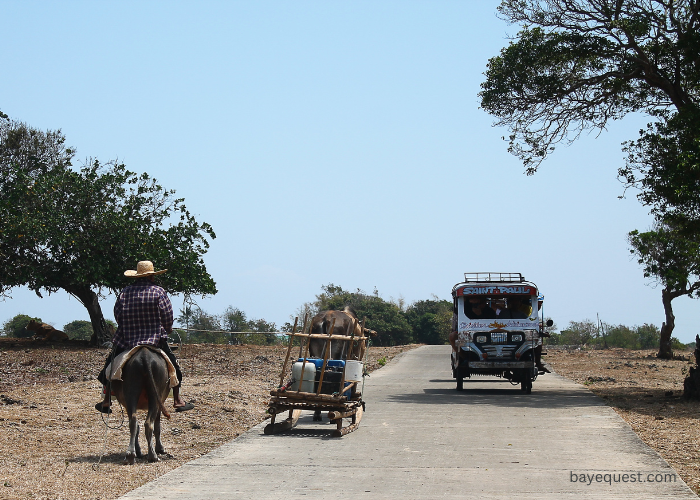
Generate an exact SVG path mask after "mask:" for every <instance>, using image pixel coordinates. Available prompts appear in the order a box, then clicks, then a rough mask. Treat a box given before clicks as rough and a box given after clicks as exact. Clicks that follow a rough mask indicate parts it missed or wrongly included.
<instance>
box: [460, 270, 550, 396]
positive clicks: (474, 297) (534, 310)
mask: <svg viewBox="0 0 700 500" xmlns="http://www.w3.org/2000/svg"><path fill="white" fill-rule="evenodd" d="M452 298H453V303H454V309H453V319H452V334H451V343H452V345H453V350H452V375H453V377H454V378H455V379H456V381H457V390H458V391H461V390H463V384H464V378H470V377H472V376H474V375H486V376H496V377H502V378H505V379H507V380H509V381H510V382H511V383H513V384H515V385H517V384H520V389H521V390H522V391H523V392H525V393H527V394H529V393H530V392H531V391H532V382H533V381H534V380H535V379H536V378H537V376H538V375H540V374H542V373H544V372H545V371H546V368H544V366H543V365H542V363H541V360H540V355H541V352H542V336H543V335H544V331H543V325H542V320H541V318H540V315H539V310H540V308H541V306H542V300H543V298H542V296H541V295H540V294H539V291H538V289H537V286H536V285H535V284H534V283H532V282H531V281H527V280H525V278H523V276H522V275H521V274H520V273H490V272H479V273H465V274H464V281H463V282H460V283H457V284H456V285H455V286H454V287H453V288H452ZM549 325H551V320H549V322H548V326H549Z"/></svg>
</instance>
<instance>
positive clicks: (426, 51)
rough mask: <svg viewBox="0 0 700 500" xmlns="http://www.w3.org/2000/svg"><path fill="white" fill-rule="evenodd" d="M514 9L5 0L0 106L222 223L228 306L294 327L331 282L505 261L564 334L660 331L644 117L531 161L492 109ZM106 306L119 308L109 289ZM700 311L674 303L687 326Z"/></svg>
mask: <svg viewBox="0 0 700 500" xmlns="http://www.w3.org/2000/svg"><path fill="white" fill-rule="evenodd" d="M498 3H499V2H497V1H483V0H481V1H478V2H477V1H475V0H472V1H441V2H425V1H421V2H417V1H406V0H402V1H380V2H369V1H358V2H281V1H280V2H272V1H261V2H233V1H230V2H229V1H226V2H224V1H221V2H214V1H204V2H197V3H196V4H195V3H185V2H119V3H116V2H112V3H107V2H87V1H85V2H79V1H67V2H60V3H58V2H12V1H6V0H0V8H1V11H2V13H3V14H2V17H3V20H4V21H5V22H4V23H3V35H4V38H5V40H6V43H4V44H2V46H0V61H2V73H3V77H2V78H1V79H0V110H2V111H3V112H5V113H6V114H8V115H9V116H10V117H12V118H14V119H17V120H22V121H25V122H27V123H28V124H30V125H32V126H34V127H37V128H40V129H61V130H62V131H63V132H64V134H65V135H66V137H67V142H68V144H70V145H72V146H74V147H75V148H76V149H77V151H78V155H77V158H79V159H85V158H87V157H96V158H98V159H100V160H102V161H108V160H111V159H115V158H118V159H119V160H120V161H123V162H125V163H126V165H127V166H128V167H129V169H130V170H132V171H136V172H144V171H145V172H148V173H149V174H151V175H152V176H154V177H156V178H157V179H158V180H159V181H160V182H161V183H162V185H163V186H165V187H166V188H169V189H175V190H176V191H177V194H178V195H179V196H182V197H184V198H185V200H186V205H187V207H188V208H189V209H190V211H191V212H193V213H194V214H197V216H198V220H199V221H206V222H209V223H210V224H211V225H212V226H213V227H214V230H215V232H216V234H217V238H216V239H215V240H214V241H212V244H211V249H210V251H209V252H208V253H207V254H206V256H205V262H206V264H207V268H208V270H209V272H210V274H211V275H212V276H213V278H214V280H215V281H216V283H217V286H218V289H219V293H218V294H217V295H215V296H213V297H207V298H204V299H198V303H199V305H200V306H201V307H202V308H203V309H204V310H205V311H207V312H209V313H212V314H221V313H223V311H224V310H225V309H226V308H227V307H228V306H234V307H237V308H239V309H242V310H243V311H245V312H246V313H247V315H248V316H249V317H250V318H265V319H266V320H268V321H273V322H275V323H277V325H281V324H282V323H284V322H285V321H289V319H290V316H292V315H293V314H294V313H295V312H296V310H297V308H298V307H299V306H300V305H302V304H303V303H304V302H309V301H312V300H313V299H314V297H315V295H316V294H318V293H319V292H320V291H321V286H322V285H324V284H328V283H334V284H336V285H340V286H342V287H343V288H345V289H349V290H355V289H357V288H359V289H361V290H364V291H366V292H372V291H373V290H374V289H375V288H376V289H377V290H378V292H379V294H380V296H382V297H383V298H385V299H387V300H392V299H393V300H398V299H403V300H404V301H405V302H406V303H408V304H410V303H411V302H413V301H416V300H423V299H429V298H432V297H433V296H437V297H439V298H441V299H448V300H449V299H450V292H451V289H452V286H453V285H454V284H455V283H457V282H458V281H461V279H462V278H463V273H464V272H470V271H505V272H521V273H523V275H525V277H526V278H527V279H529V280H532V281H534V282H535V283H536V284H537V285H538V286H539V288H540V290H541V291H542V293H544V295H545V314H546V315H548V316H551V317H552V318H554V320H555V322H556V323H557V325H558V326H559V327H560V328H563V327H565V326H566V325H567V324H568V323H569V321H580V320H583V319H586V318H590V319H593V320H595V319H596V315H599V316H600V318H601V319H602V320H603V321H605V322H607V323H610V324H625V325H628V326H633V325H640V324H643V323H654V324H656V325H657V326H660V325H661V322H662V321H663V319H664V316H663V308H662V305H661V291H660V288H658V287H654V286H653V283H650V282H649V281H648V280H646V279H645V278H644V277H643V276H642V271H641V269H640V267H639V265H638V264H637V263H636V261H635V260H634V259H633V258H632V257H631V256H630V253H629V247H628V244H627V241H626V234H627V232H629V231H630V230H632V229H641V230H643V229H646V228H648V227H649V225H650V224H651V218H650V216H649V215H648V213H647V212H648V211H647V210H646V209H645V208H644V207H642V206H640V204H639V203H638V202H637V200H636V199H635V197H634V193H632V194H630V193H628V196H627V198H626V199H622V200H621V199H618V196H620V195H621V194H622V193H623V188H622V185H621V184H620V183H619V182H618V180H617V178H616V172H617V168H618V167H619V166H620V165H622V162H623V154H622V152H621V148H620V143H621V142H622V141H624V140H628V139H634V138H636V136H637V131H638V130H639V128H641V126H642V125H643V123H644V120H643V119H642V118H640V117H630V118H627V119H625V120H623V121H620V122H616V123H613V124H611V126H610V127H609V129H608V130H607V131H604V132H603V133H602V134H600V135H596V134H591V135H587V136H583V137H582V138H581V139H580V140H578V141H577V142H575V143H574V144H573V145H572V146H570V147H564V146H561V147H559V148H558V149H557V151H556V152H555V153H554V154H553V155H552V156H551V157H550V158H549V159H548V160H547V161H546V162H545V163H544V164H543V165H542V166H541V168H540V171H539V172H538V173H537V174H536V175H534V176H531V177H527V176H525V175H524V173H523V167H522V165H521V164H519V163H518V160H517V159H516V158H515V157H513V156H511V155H509V154H508V153H507V151H506V147H507V144H506V143H505V142H504V141H503V140H502V137H503V136H504V135H507V130H505V129H502V128H494V127H493V126H492V123H493V118H492V117H490V116H489V115H487V114H486V113H485V112H484V111H482V110H480V109H479V99H478V96H477V93H478V91H479V85H480V83H481V82H482V81H483V78H484V76H483V72H484V71H485V68H486V63H487V61H488V58H489V57H492V56H494V55H497V54H498V52H499V50H500V48H501V47H503V46H504V45H505V44H507V41H508V40H507V36H508V35H514V34H515V33H517V28H516V27H514V26H508V25H507V24H506V23H505V22H504V21H502V20H500V19H498V18H497V17H496V7H497V5H498ZM8 41H11V43H10V42H8ZM155 264H156V267H158V263H157V262H156V263H155ZM134 265H135V263H134ZM172 299H173V304H174V306H175V307H176V308H180V307H181V306H182V296H174V297H172ZM101 304H102V308H103V311H104V313H105V317H107V318H111V317H112V307H113V304H114V298H113V297H111V296H107V297H105V299H104V300H103V301H102V302H101ZM697 308H698V303H697V302H695V301H693V300H690V299H687V298H681V299H677V300H675V301H674V310H675V312H676V331H675V335H676V336H677V337H678V338H680V339H681V340H682V341H684V342H690V341H692V340H693V339H694V337H695V333H696V330H695V329H694V327H693V326H692V325H691V317H692V314H693V313H694V312H695V313H696V312H697ZM18 313H24V314H28V315H31V316H39V317H41V318H42V319H43V320H44V321H46V322H48V323H51V324H53V325H54V326H56V327H59V328H60V327H61V326H63V325H64V324H65V323H67V322H69V321H72V320H74V319H86V320H87V319H88V316H87V312H86V310H85V309H84V308H83V307H82V305H80V304H79V303H78V302H77V300H75V299H73V298H71V297H69V296H68V295H66V294H65V293H63V292H59V293H56V294H53V295H51V296H45V297H44V298H43V299H39V298H37V297H36V296H34V294H33V293H31V292H29V291H27V290H25V289H15V290H14V291H13V293H12V299H8V300H6V301H4V302H0V322H4V321H6V320H7V319H10V318H12V317H13V316H14V315H16V314H18Z"/></svg>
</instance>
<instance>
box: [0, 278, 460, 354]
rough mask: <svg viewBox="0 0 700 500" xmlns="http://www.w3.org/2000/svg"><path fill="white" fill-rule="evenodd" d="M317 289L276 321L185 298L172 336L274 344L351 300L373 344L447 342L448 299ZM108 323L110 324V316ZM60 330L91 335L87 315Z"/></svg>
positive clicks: (14, 330)
mask: <svg viewBox="0 0 700 500" xmlns="http://www.w3.org/2000/svg"><path fill="white" fill-rule="evenodd" d="M321 289H322V291H321V293H320V294H318V295H317V296H316V299H315V300H314V301H313V302H307V303H304V304H302V305H301V306H300V307H299V308H298V310H297V311H296V312H295V313H294V314H292V315H290V319H289V321H288V322H285V323H284V324H283V325H280V326H278V325H276V324H275V323H273V322H269V321H267V320H265V319H252V318H248V316H247V315H246V313H245V312H244V311H242V310H240V309H239V308H236V307H234V306H229V307H228V308H226V310H225V311H224V312H223V314H212V313H209V312H206V311H204V310H202V309H201V308H200V307H199V306H197V305H196V304H195V303H194V302H189V303H188V305H186V306H185V307H183V309H181V310H180V311H179V312H178V315H177V317H176V318H175V324H176V328H175V329H174V335H172V338H173V340H174V341H182V342H183V343H213V344H261V345H274V344H278V343H284V342H286V341H287V336H286V335H284V333H285V332H291V331H292V328H293V323H294V318H295V317H298V318H299V324H298V326H297V331H300V330H301V326H302V323H303V320H304V315H305V314H306V315H308V318H309V319H310V318H311V317H313V316H314V315H315V314H316V313H318V312H319V311H322V310H326V309H341V310H342V309H343V308H345V307H346V306H350V307H351V308H352V309H353V310H354V311H355V312H356V314H357V317H358V318H359V319H360V320H361V321H362V320H363V319H365V320H366V326H367V327H368V328H371V329H372V330H376V331H377V332H378V336H377V337H375V338H373V339H372V344H373V345H383V346H392V345H404V344H411V343H421V344H446V343H447V338H448V335H449V333H450V325H451V321H452V302H451V301H448V300H440V299H438V298H437V297H433V298H432V299H429V300H420V301H417V302H414V303H412V304H410V305H406V304H405V303H404V301H403V300H402V299H399V300H388V301H387V300H385V299H383V298H381V297H380V296H379V292H378V291H377V290H374V291H373V292H372V293H369V294H368V293H365V292H363V291H362V290H359V289H358V290H356V291H355V292H349V291H346V290H343V289H342V288H341V287H340V286H336V285H333V284H329V285H326V286H322V287H321ZM32 319H35V320H37V321H39V322H41V321H42V320H41V319H40V318H32V317H30V316H27V315H25V314H18V315H17V316H15V317H14V318H12V319H11V320H9V321H7V322H5V324H4V325H3V328H2V334H3V335H5V336H8V337H29V336H31V335H32V334H33V332H28V331H27V330H26V329H25V326H26V325H27V323H28V322H29V321H30V320H32ZM108 323H111V324H113V322H111V321H108ZM114 326H116V325H114ZM178 327H179V328H178ZM62 330H63V331H64V332H65V333H66V334H67V335H68V337H69V338H71V339H82V340H88V339H90V337H91V335H92V326H91V324H90V322H89V321H82V320H76V321H72V322H70V323H68V324H66V325H64V326H63V329H62ZM270 332H278V333H270Z"/></svg>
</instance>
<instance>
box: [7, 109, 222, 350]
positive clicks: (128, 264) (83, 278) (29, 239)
mask: <svg viewBox="0 0 700 500" xmlns="http://www.w3.org/2000/svg"><path fill="white" fill-rule="evenodd" d="M0 125H1V126H0V174H2V175H0V178H1V179H2V180H0V194H1V195H2V196H1V197H0V257H1V258H2V265H0V293H2V294H7V293H8V292H9V291H10V290H11V289H12V288H14V287H17V286H27V287H28V288H29V289H30V290H33V291H34V292H36V294H37V295H39V296H41V293H42V292H46V293H49V294H50V293H53V292H55V291H57V290H59V289H63V290H65V291H66V292H68V293H70V294H72V295H73V296H75V297H76V298H78V299H79V300H80V301H81V303H82V304H83V305H85V307H86V308H87V310H88V313H89V314H90V320H91V323H92V326H93V329H94V331H95V332H96V333H97V338H98V339H99V340H104V339H105V338H106V324H105V322H104V318H103V316H102V311H101V308H100V305H99V300H98V299H99V295H98V294H100V293H101V292H102V291H103V290H110V291H113V292H118V291H119V290H120V289H121V288H123V287H124V286H125V285H126V284H127V283H128V279H127V278H124V271H125V270H126V269H134V268H135V267H134V266H135V265H136V263H137V262H138V261H139V260H151V261H153V262H154V263H155V265H156V266H157V267H158V268H160V269H168V273H166V274H164V275H161V276H159V278H158V282H159V283H160V284H161V285H162V286H163V287H164V288H165V289H166V290H167V291H168V292H171V293H178V292H185V293H198V294H214V293H216V286H215V283H214V281H213V279H212V278H211V276H210V275H209V274H208V273H207V271H206V267H205V265H204V261H203V258H202V256H203V254H204V253H205V252H206V251H207V249H208V247H209V241H208V239H209V238H211V239H213V238H215V234H214V231H213V229H212V228H211V226H210V225H209V224H207V223H198V222H197V221H196V220H195V217H194V216H193V215H192V214H191V213H190V212H189V211H188V210H187V208H186V207H185V205H184V199H182V198H176V197H175V196H174V195H175V192H174V191H172V190H167V189H165V188H163V187H162V186H160V185H159V184H158V182H157V181H156V180H155V179H152V178H151V177H150V176H149V175H148V174H146V173H143V174H140V175H138V174H136V173H134V172H131V171H129V170H127V168H126V166H125V165H124V164H122V163H119V162H117V161H114V162H109V163H106V164H102V163H100V162H99V161H98V160H90V161H88V162H87V163H86V164H85V165H84V166H83V167H82V168H80V169H78V170H76V169H73V168H71V167H72V159H73V157H74V155H75V151H74V150H73V149H71V148H67V147H65V145H64V144H65V137H64V136H63V134H62V133H61V132H60V131H55V132H51V131H49V132H41V131H39V130H36V129H33V128H31V127H29V126H27V125H25V124H23V123H19V122H15V121H11V120H9V119H8V118H7V117H6V116H4V115H3V116H2V117H0Z"/></svg>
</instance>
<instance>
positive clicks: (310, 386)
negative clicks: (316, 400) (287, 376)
mask: <svg viewBox="0 0 700 500" xmlns="http://www.w3.org/2000/svg"><path fill="white" fill-rule="evenodd" d="M302 365H303V366H304V377H303V380H302V376H301V367H302ZM315 379H316V365H314V364H313V363H310V362H308V361H307V362H306V364H304V362H303V361H297V362H296V363H294V364H293V365H292V380H293V381H294V382H292V390H293V391H298V390H299V382H300V381H301V392H314V380H315Z"/></svg>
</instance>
